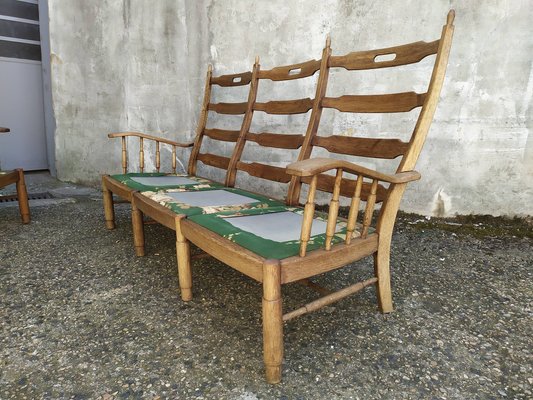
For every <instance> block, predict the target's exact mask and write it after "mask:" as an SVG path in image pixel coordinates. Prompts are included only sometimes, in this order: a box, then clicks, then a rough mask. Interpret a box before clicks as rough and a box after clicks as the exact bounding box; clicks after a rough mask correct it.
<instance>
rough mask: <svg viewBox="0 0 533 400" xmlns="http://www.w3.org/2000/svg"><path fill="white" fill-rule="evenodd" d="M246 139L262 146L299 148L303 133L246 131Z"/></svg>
mask: <svg viewBox="0 0 533 400" xmlns="http://www.w3.org/2000/svg"><path fill="white" fill-rule="evenodd" d="M246 140H249V141H250V142H255V143H257V144H258V145H261V146H263V147H272V148H277V149H299V148H300V147H301V146H302V143H303V141H304V135H298V134H285V133H266V132H263V133H251V132H248V133H247V134H246Z"/></svg>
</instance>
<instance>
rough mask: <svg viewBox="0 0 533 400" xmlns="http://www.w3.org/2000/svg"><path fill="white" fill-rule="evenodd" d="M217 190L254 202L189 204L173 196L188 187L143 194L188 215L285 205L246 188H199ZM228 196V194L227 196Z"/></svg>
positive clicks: (206, 190) (203, 191)
mask: <svg viewBox="0 0 533 400" xmlns="http://www.w3.org/2000/svg"><path fill="white" fill-rule="evenodd" d="M216 190H222V191H225V192H227V193H228V194H233V195H238V196H245V197H248V198H251V199H252V200H253V201H252V202H246V203H235V204H232V205H222V206H220V205H207V206H195V205H191V204H188V203H186V202H183V201H179V200H176V199H175V198H173V197H172V195H173V194H179V193H184V192H190V190H189V189H188V188H180V189H167V190H160V191H158V192H151V191H148V192H141V194H142V195H143V196H146V197H148V198H150V199H152V200H154V201H156V202H158V203H159V204H161V205H162V206H164V207H167V208H169V209H171V210H172V211H174V212H175V213H176V214H185V215H188V216H191V215H197V214H214V213H219V212H237V211H242V210H254V209H266V208H270V207H280V206H283V203H282V202H280V201H278V200H274V199H271V198H269V197H266V196H262V195H259V194H255V193H250V192H247V191H245V190H241V189H236V188H227V187H215V188H207V189H205V188H204V189H198V190H197V192H202V193H206V196H207V193H208V192H213V191H216ZM226 197H227V196H226Z"/></svg>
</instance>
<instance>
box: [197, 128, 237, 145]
mask: <svg viewBox="0 0 533 400" xmlns="http://www.w3.org/2000/svg"><path fill="white" fill-rule="evenodd" d="M239 133H240V132H239V131H228V130H226V129H205V130H204V135H205V136H208V137H210V138H211V139H214V140H221V141H223V142H236V141H237V139H238V138H239Z"/></svg>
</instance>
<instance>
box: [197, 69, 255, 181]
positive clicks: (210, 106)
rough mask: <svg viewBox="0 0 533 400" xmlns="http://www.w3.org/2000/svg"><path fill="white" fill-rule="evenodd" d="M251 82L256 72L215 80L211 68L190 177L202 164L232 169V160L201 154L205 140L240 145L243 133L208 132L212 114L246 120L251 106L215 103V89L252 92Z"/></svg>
mask: <svg viewBox="0 0 533 400" xmlns="http://www.w3.org/2000/svg"><path fill="white" fill-rule="evenodd" d="M251 82H252V72H250V71H247V72H242V73H238V74H231V75H221V76H217V77H215V76H213V69H212V67H211V65H209V66H208V69H207V77H206V82H205V90H204V99H203V102H202V109H201V112H200V117H199V120H198V127H197V129H196V137H195V140H194V146H193V148H192V151H191V155H190V158H189V166H188V170H187V172H188V173H189V174H190V175H196V173H197V166H198V161H201V162H202V163H203V164H205V165H208V166H211V167H215V168H219V169H223V170H227V168H228V166H229V163H230V158H229V157H226V156H222V155H218V154H214V153H210V152H202V151H201V149H202V143H203V142H204V137H205V136H207V137H209V138H210V139H211V140H215V141H221V142H232V143H237V139H238V137H239V132H240V130H227V129H218V128H216V127H210V128H207V126H208V120H209V113H210V112H214V113H217V114H224V115H239V116H240V115H242V116H243V119H244V118H245V114H246V109H247V104H248V103H247V102H246V101H244V102H241V103H222V102H220V103H212V92H213V86H218V87H224V88H232V87H239V86H246V85H247V86H250V90H251V85H250V84H251ZM241 125H242V123H241ZM220 147H222V146H220Z"/></svg>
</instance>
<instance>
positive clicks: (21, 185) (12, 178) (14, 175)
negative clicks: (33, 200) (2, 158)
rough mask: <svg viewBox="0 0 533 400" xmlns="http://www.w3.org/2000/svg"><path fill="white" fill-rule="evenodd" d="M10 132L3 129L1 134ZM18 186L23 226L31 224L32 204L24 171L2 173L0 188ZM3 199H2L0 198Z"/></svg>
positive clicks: (0, 174)
mask: <svg viewBox="0 0 533 400" xmlns="http://www.w3.org/2000/svg"><path fill="white" fill-rule="evenodd" d="M8 132H10V130H9V128H1V127H0V133H8ZM13 183H14V184H16V187H17V199H18V203H19V211H20V217H21V218H22V223H23V224H29V223H30V204H29V202H28V192H27V190H26V183H25V181H24V171H23V170H22V169H15V170H13V171H0V188H3V187H5V186H7V185H11V184H13ZM0 198H1V197H0Z"/></svg>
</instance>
